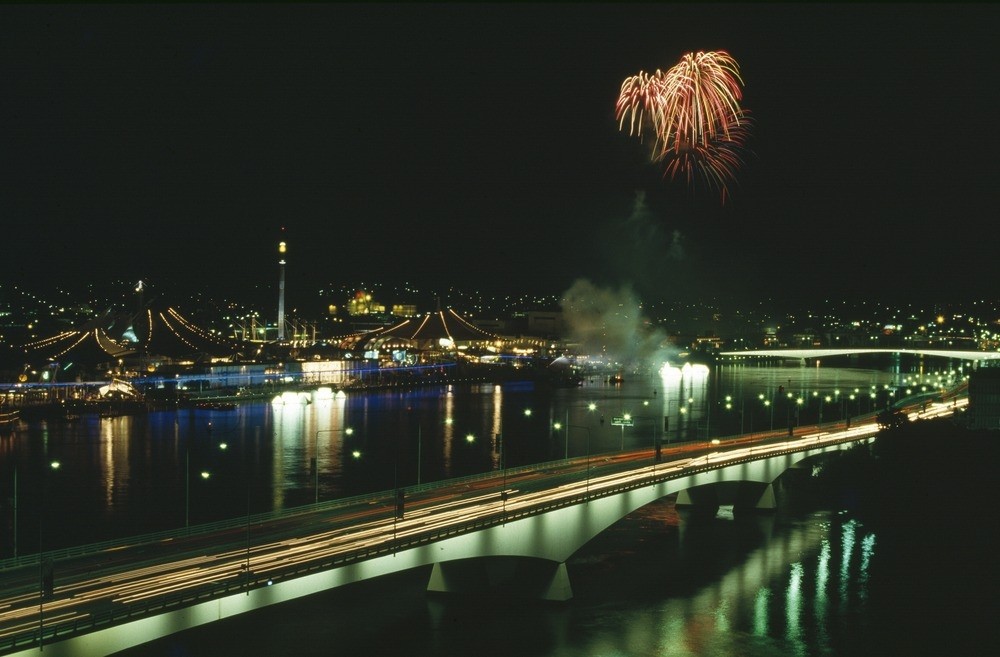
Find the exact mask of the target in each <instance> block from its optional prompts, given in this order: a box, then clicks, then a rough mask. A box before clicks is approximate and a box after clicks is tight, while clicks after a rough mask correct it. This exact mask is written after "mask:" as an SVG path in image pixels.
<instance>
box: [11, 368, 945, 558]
mask: <svg viewBox="0 0 1000 657" xmlns="http://www.w3.org/2000/svg"><path fill="white" fill-rule="evenodd" d="M942 369H943V368H942ZM910 376H921V377H923V378H925V379H927V380H930V378H931V377H932V376H936V375H934V374H933V373H932V372H931V371H930V368H927V371H926V372H925V371H924V370H923V364H922V363H919V362H915V363H911V364H909V365H907V366H906V367H900V365H899V363H898V362H897V363H892V362H888V363H881V364H879V367H873V366H869V367H832V366H828V365H824V366H822V367H817V366H815V365H813V364H810V365H809V366H805V365H803V366H791V367H774V366H753V365H737V366H733V365H728V366H721V367H717V368H715V369H713V370H707V369H697V368H696V369H694V370H690V371H688V370H685V371H680V370H674V371H673V372H672V373H670V374H668V375H665V376H659V375H651V376H638V375H627V376H626V377H625V382H624V384H623V385H618V386H616V385H610V384H608V383H607V382H606V381H605V380H603V379H600V378H596V379H592V380H588V381H587V382H586V384H585V385H584V386H583V387H580V388H573V389H555V390H551V389H544V388H538V387H535V386H534V385H531V384H508V385H504V386H502V387H499V386H493V385H464V386H463V385H455V386H454V387H446V386H442V387H430V388H421V389H410V390H397V391H387V392H378V393H369V394H351V395H348V396H346V397H344V398H336V397H335V398H332V399H330V398H325V399H324V398H322V396H320V395H317V394H315V393H314V394H312V395H310V396H308V401H309V402H310V403H307V404H299V403H293V404H273V403H270V402H256V403H248V404H242V405H240V406H239V407H238V409H237V410H235V411H206V410H194V409H181V410H176V411H163V412H155V413H150V414H147V415H139V416H122V417H114V418H100V417H97V416H96V415H92V416H84V417H83V418H81V419H80V420H79V421H77V422H75V423H72V424H67V423H64V422H44V421H39V422H31V423H22V424H21V425H20V426H19V427H18V428H17V429H16V430H15V431H14V432H13V433H10V434H5V435H3V436H0V504H2V509H0V511H2V516H0V518H2V523H3V525H2V526H3V528H4V530H5V531H4V535H3V541H2V544H0V554H2V556H10V555H12V554H13V550H14V545H13V543H14V531H13V529H14V513H13V507H14V504H13V502H14V499H15V498H17V501H18V504H17V506H18V518H17V529H18V532H17V544H18V545H17V549H18V553H19V554H26V553H30V552H35V551H37V549H38V545H39V541H40V540H41V541H42V545H43V547H45V548H46V549H50V548H53V547H59V546H65V545H69V544H80V543H88V542H95V541H102V540H107V539H110V538H118V537H123V536H129V535H134V534H140V533H145V532H150V531H160V530H167V529H174V528H180V527H183V526H184V524H185V522H189V523H190V524H198V523H201V522H210V521H213V520H219V519H223V518H228V517H234V516H240V515H243V514H245V513H246V512H247V500H248V498H249V506H250V511H251V512H253V513H257V512H264V511H270V510H274V509H284V508H289V507H294V506H299V505H302V504H307V503H311V502H313V501H314V500H320V501H323V500H329V499H334V498H341V497H345V496H350V495H357V494H362V493H367V492H371V491H380V490H386V491H387V490H390V489H392V488H394V487H396V486H410V485H413V484H415V483H417V482H418V480H419V481H420V482H424V483H426V482H431V481H436V480H440V479H444V478H449V477H456V476H464V475H470V474H478V473H481V472H486V471H490V470H496V469H499V468H500V467H501V456H502V453H501V449H500V445H501V443H502V444H503V446H504V450H503V452H504V453H503V456H504V457H505V458H506V462H507V465H508V466H511V467H513V466H517V465H523V464H529V463H538V462H543V461H550V460H556V459H561V458H563V457H564V456H566V455H569V456H578V455H583V454H587V453H590V454H600V453H606V452H612V451H616V450H619V449H621V448H622V447H625V448H632V447H643V446H647V445H649V446H652V445H653V444H654V441H663V442H672V441H677V440H692V439H702V440H704V439H705V438H706V437H708V436H719V435H734V434H739V433H741V432H751V431H761V430H766V429H770V428H772V427H774V428H776V429H780V428H782V427H785V426H788V425H789V424H797V423H812V422H816V421H818V420H820V419H824V420H826V421H830V420H833V419H836V418H838V417H841V416H843V415H845V414H847V415H853V414H857V413H864V412H868V411H871V410H873V409H876V408H877V407H878V405H879V404H881V403H883V400H884V397H876V396H875V394H876V391H877V394H878V395H883V391H884V386H885V385H887V384H893V383H897V382H900V381H902V380H903V379H904V378H907V377H910ZM855 390H857V391H858V392H857V394H855V393H854V391H855ZM852 396H853V397H854V398H853V399H851V397H852ZM827 397H829V398H830V401H825V399H826V398H827ZM800 399H801V400H802V402H801V403H799V402H798V400H800ZM528 412H530V415H529V414H527V413H528ZM626 414H629V415H630V416H631V418H632V420H631V421H632V426H616V425H615V424H614V421H615V418H616V417H623V416H625V415H626ZM54 461H58V462H59V464H60V467H59V469H58V470H53V469H51V467H50V464H51V463H52V462H54ZM203 473H204V474H205V475H206V477H207V478H205V477H203V476H202V475H203ZM15 481H16V483H15Z"/></svg>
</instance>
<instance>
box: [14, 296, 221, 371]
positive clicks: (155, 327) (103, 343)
mask: <svg viewBox="0 0 1000 657" xmlns="http://www.w3.org/2000/svg"><path fill="white" fill-rule="evenodd" d="M235 347H236V345H235V343H233V342H231V341H227V340H224V339H221V338H219V337H217V336H215V335H213V334H212V333H210V332H208V331H206V330H204V329H201V328H199V327H197V326H195V325H194V324H192V323H191V322H190V321H188V320H187V319H185V318H184V317H183V316H182V315H181V314H180V313H179V312H178V311H177V310H176V309H174V308H171V307H168V308H164V309H163V310H154V309H152V308H146V309H145V310H143V311H141V312H139V313H138V314H136V315H129V314H128V313H120V312H119V313H113V312H111V311H107V312H105V313H104V314H102V315H100V316H98V317H95V318H94V319H92V320H90V321H88V322H86V323H85V324H84V325H82V326H80V327H78V328H76V329H72V330H67V331H63V332H61V333H59V334H57V335H54V336H50V337H48V338H44V339H42V340H37V341H35V342H30V343H28V344H25V345H23V351H24V357H25V358H26V359H27V360H28V361H29V362H30V363H33V364H41V363H45V362H56V361H62V362H67V361H72V362H76V363H82V364H86V365H96V364H99V363H102V362H107V361H108V360H109V359H117V358H129V357H132V356H136V355H139V354H147V355H150V356H162V357H167V358H190V357H199V356H206V355H207V356H229V355H231V354H232V353H233V352H234V350H235Z"/></svg>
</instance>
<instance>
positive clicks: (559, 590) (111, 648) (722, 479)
mask: <svg viewBox="0 0 1000 657" xmlns="http://www.w3.org/2000/svg"><path fill="white" fill-rule="evenodd" d="M859 440H860V441H864V442H871V441H872V440H874V437H867V438H861V439H859ZM856 442H857V441H855V442H843V443H834V444H826V445H817V446H816V447H815V448H811V449H806V450H800V451H796V452H795V453H792V454H782V455H776V456H772V457H768V458H762V459H758V460H754V461H749V462H745V463H737V464H733V465H728V466H724V467H720V468H718V469H715V470H709V471H704V472H698V473H695V474H690V475H686V476H680V477H677V478H674V479H669V480H666V481H655V482H654V481H653V477H654V475H655V473H654V472H653V470H652V468H650V469H649V470H650V484H649V485H647V486H642V487H638V488H633V489H631V490H626V491H622V492H618V493H615V494H612V495H607V496H605V497H600V498H595V499H591V500H590V501H589V502H587V503H580V504H575V505H572V506H567V507H562V508H558V509H555V510H552V511H549V512H547V513H543V514H540V515H537V516H531V517H527V518H522V519H519V520H516V521H512V522H508V523H505V524H503V525H498V526H493V527H489V528H485V529H482V530H479V531H476V532H472V533H468V534H463V535H459V536H454V537H451V538H447V539H443V540H440V541H437V542H434V543H430V544H426V545H422V546H419V547H414V548H410V549H406V550H400V551H399V552H397V553H395V554H394V555H393V554H390V555H387V556H382V557H377V558H373V559H370V560H367V561H360V562H354V563H351V564H349V565H344V566H340V567H337V568H333V569H330V570H326V571H323V572H319V573H315V574H312V575H307V576H303V577H300V578H296V579H289V580H284V581H279V582H276V583H275V584H274V585H273V586H268V587H266V588H261V589H254V590H252V591H251V592H250V594H249V595H246V594H245V593H240V594H236V595H231V596H229V597H225V598H219V599H215V600H211V601H207V602H203V603H200V604H196V605H194V606H191V607H186V608H183V609H178V610H174V611H169V612H165V613H163V614H160V615H158V616H154V617H146V618H142V619H138V620H135V621H133V622H130V623H126V624H123V625H116V626H114V627H109V628H107V629H103V630H98V631H95V632H91V633H89V634H85V635H82V636H78V637H73V638H68V639H66V640H64V641H60V642H58V643H52V644H49V645H46V646H45V650H44V653H41V654H42V655H47V656H49V657H58V656H63V655H65V656H67V657H70V656H71V657H91V656H94V657H97V656H102V655H108V654H110V653H113V652H118V651H120V650H125V649H127V648H130V647H133V646H135V645H138V644H140V643H145V642H148V641H153V640H155V639H158V638H162V637H164V636H168V635H170V634H173V633H175V632H180V631H183V630H187V629H192V628H195V627H198V626H200V625H204V624H206V623H211V622H215V621H219V620H223V619H226V618H231V617H233V616H237V615H239V614H243V613H246V612H248V611H253V610H255V609H260V608H263V607H267V606H270V605H273V604H278V603H282V602H287V601H290V600H294V599H296V598H300V597H303V596H307V595H311V594H314V593H319V592H322V591H326V590H329V589H333V588H337V587H339V586H344V585H346V584H352V583H355V582H360V581H363V580H366V579H371V578H374V577H379V576H382V575H388V574H391V573H396V572H401V571H404V570H409V569H412V568H418V567H422V566H433V570H432V572H431V577H430V582H429V583H428V587H427V589H428V591H432V592H446V593H457V592H472V591H483V590H485V589H499V590H501V591H504V592H509V593H512V594H518V595H530V596H533V597H537V598H541V599H545V600H556V601H565V600H569V599H570V598H572V595H573V593H572V587H571V585H570V581H569V575H568V573H567V570H566V560H567V559H569V558H570V557H571V556H572V555H573V554H574V553H575V552H576V551H577V550H579V549H580V548H581V547H583V545H585V544H586V543H587V542H588V541H590V540H591V539H592V538H594V537H596V536H597V535H598V534H600V533H601V532H602V531H604V530H605V529H607V528H608V527H610V526H611V525H613V524H614V523H616V522H618V521H619V520H621V519H622V518H624V517H625V516H627V515H629V514H630V513H632V512H633V511H635V510H637V509H639V508H641V507H643V506H645V505H647V504H649V503H651V502H655V501H657V500H659V499H661V498H663V497H665V496H667V495H673V494H678V493H679V494H680V495H679V498H678V500H679V501H681V500H683V499H685V492H686V491H687V489H692V488H699V487H703V486H707V485H711V484H722V483H726V482H753V483H756V484H758V485H759V486H758V491H759V494H758V495H757V496H756V499H757V502H756V504H755V506H756V507H757V508H761V509H769V508H773V507H774V494H773V488H772V485H773V482H774V481H775V480H776V479H777V478H778V477H779V476H781V474H782V473H784V472H785V471H786V470H788V469H789V468H792V467H794V466H796V464H798V463H801V462H802V461H803V460H806V459H808V458H811V457H814V456H818V455H820V454H823V453H827V452H834V451H838V450H843V449H847V448H849V447H850V446H852V445H853V444H855V443H856ZM666 466H667V464H663V467H666ZM15 654H17V655H25V656H26V655H38V654H39V652H38V650H37V648H35V649H31V650H26V651H23V652H20V653H15Z"/></svg>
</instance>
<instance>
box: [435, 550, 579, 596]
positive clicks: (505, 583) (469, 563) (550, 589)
mask: <svg viewBox="0 0 1000 657" xmlns="http://www.w3.org/2000/svg"><path fill="white" fill-rule="evenodd" d="M427 591H428V592H429V593H476V594H482V593H487V592H489V593H500V594H503V595H510V596H514V597H526V598H534V599H538V600H552V601H556V602H565V601H567V600H569V599H571V598H572V597H573V588H572V586H570V582H569V573H568V572H567V570H566V563H565V562H555V561H548V560H545V559H530V558H523V557H485V558H477V559H458V560H456V561H445V562H441V563H435V564H434V568H433V569H432V570H431V576H430V580H429V581H428V582H427Z"/></svg>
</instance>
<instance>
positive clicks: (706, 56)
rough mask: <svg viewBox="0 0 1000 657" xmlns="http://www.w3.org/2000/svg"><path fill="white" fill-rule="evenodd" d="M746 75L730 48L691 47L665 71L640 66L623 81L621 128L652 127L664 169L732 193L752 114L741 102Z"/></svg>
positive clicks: (640, 130) (634, 131)
mask: <svg viewBox="0 0 1000 657" xmlns="http://www.w3.org/2000/svg"><path fill="white" fill-rule="evenodd" d="M742 84H743V81H742V79H741V78H740V73H739V65H738V64H737V63H736V60H735V59H733V58H732V57H731V56H730V55H729V53H726V52H723V51H720V52H698V53H688V54H686V55H684V56H683V57H682V58H681V61H680V62H679V63H678V64H677V65H676V66H674V67H673V68H671V69H670V70H668V71H667V72H666V73H664V72H662V71H660V70H657V71H656V72H655V73H652V74H648V73H645V72H643V71H640V72H639V73H638V74H637V75H634V76H631V77H629V78H626V79H625V81H624V82H623V83H622V86H621V91H620V92H619V95H618V102H617V103H616V104H615V114H616V118H617V120H618V129H619V130H622V131H624V129H625V124H626V120H627V122H628V126H629V128H628V130H629V134H630V135H633V136H638V137H640V138H642V137H643V136H644V135H645V134H648V133H651V134H652V138H653V155H652V159H653V161H655V162H663V163H664V165H665V175H670V177H671V178H675V177H677V176H679V175H683V176H684V177H686V179H687V181H688V183H689V184H693V183H694V182H695V181H696V180H700V181H702V182H704V183H706V184H708V185H709V186H710V187H713V188H716V189H718V190H719V191H720V192H721V193H722V198H723V202H724V201H725V199H726V197H727V196H728V194H729V192H728V187H729V183H730V182H732V181H734V180H735V175H736V172H737V170H738V169H739V167H740V165H741V164H742V159H741V157H740V155H739V153H740V150H741V148H742V146H743V144H744V143H745V141H746V137H747V134H748V126H749V118H748V116H747V113H746V112H745V111H744V110H743V108H742V107H741V106H740V101H741V100H742V98H743V93H742V89H741V87H742Z"/></svg>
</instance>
